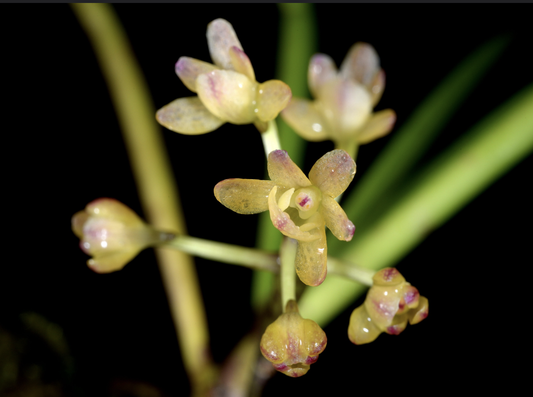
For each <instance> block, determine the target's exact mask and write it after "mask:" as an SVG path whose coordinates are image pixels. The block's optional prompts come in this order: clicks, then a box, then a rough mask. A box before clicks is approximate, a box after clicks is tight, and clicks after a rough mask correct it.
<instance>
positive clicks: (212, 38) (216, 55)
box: [207, 18, 242, 70]
mask: <svg viewBox="0 0 533 397" xmlns="http://www.w3.org/2000/svg"><path fill="white" fill-rule="evenodd" d="M207 45H208V46H209V53H210V54H211V59H212V60H213V62H214V63H215V65H217V66H219V67H221V68H222V69H227V70H234V67H233V63H232V61H231V57H230V55H229V49H230V48H231V47H237V48H239V49H241V50H242V45H241V43H240V42H239V39H238V38H237V34H235V30H233V26H231V23H229V22H228V21H226V20H225V19H222V18H219V19H215V20H214V21H212V22H211V23H209V25H207Z"/></svg>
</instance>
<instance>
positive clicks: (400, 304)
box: [398, 301, 405, 310]
mask: <svg viewBox="0 0 533 397" xmlns="http://www.w3.org/2000/svg"><path fill="white" fill-rule="evenodd" d="M404 307H405V303H404V302H402V301H400V303H399V304H398V309H400V310H403V308H404Z"/></svg>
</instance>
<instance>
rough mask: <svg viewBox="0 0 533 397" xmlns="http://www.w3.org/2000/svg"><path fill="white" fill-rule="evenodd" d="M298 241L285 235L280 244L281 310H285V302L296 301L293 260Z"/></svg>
mask: <svg viewBox="0 0 533 397" xmlns="http://www.w3.org/2000/svg"><path fill="white" fill-rule="evenodd" d="M297 247H298V242H297V241H296V240H294V239H292V238H288V237H286V238H285V239H284V241H283V243H282V245H281V252H280V260H281V312H283V311H284V310H285V306H286V305H287V302H288V301H290V300H293V301H296V270H295V267H294V260H295V258H296V248H297Z"/></svg>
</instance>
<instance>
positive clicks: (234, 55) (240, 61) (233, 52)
mask: <svg viewBox="0 0 533 397" xmlns="http://www.w3.org/2000/svg"><path fill="white" fill-rule="evenodd" d="M228 53H229V57H230V60H231V64H232V65H233V70H235V71H236V72H238V73H241V74H244V75H245V76H246V77H248V78H249V79H250V80H251V81H255V73H254V68H253V67H252V63H251V62H250V58H248V55H246V54H245V53H244V51H243V50H241V49H240V48H239V47H235V46H233V47H230V49H229V51H228Z"/></svg>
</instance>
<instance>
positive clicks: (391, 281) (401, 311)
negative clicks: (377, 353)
mask: <svg viewBox="0 0 533 397" xmlns="http://www.w3.org/2000/svg"><path fill="white" fill-rule="evenodd" d="M373 281H374V285H373V286H372V287H371V288H370V290H369V291H368V294H367V296H366V299H365V302H364V303H363V304H362V305H361V306H359V307H358V308H357V309H355V310H354V311H353V312H352V315H351V317H350V325H349V327H348V337H349V338H350V340H351V341H352V342H353V343H355V344H356V345H361V344H364V343H370V342H372V341H374V340H375V339H376V338H377V337H378V336H379V334H381V333H382V332H386V333H387V334H390V335H399V334H400V333H401V332H402V331H403V330H404V329H405V327H406V326H407V322H409V324H417V323H419V322H420V321H422V320H423V319H425V318H426V317H427V315H428V311H429V306H428V300H427V298H425V297H423V296H420V294H419V293H418V290H417V289H416V288H415V287H413V286H412V285H411V284H409V283H408V282H406V281H405V278H404V277H403V276H402V275H401V274H400V272H399V271H398V270H396V269H395V268H392V267H387V268H385V269H382V270H380V271H379V272H377V273H376V274H375V275H374V277H373Z"/></svg>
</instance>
